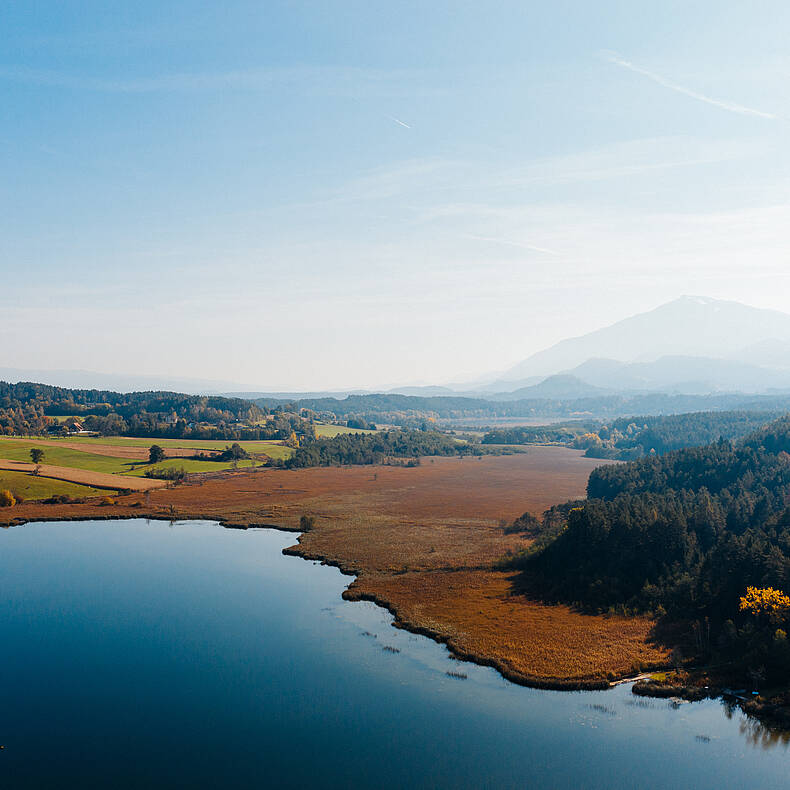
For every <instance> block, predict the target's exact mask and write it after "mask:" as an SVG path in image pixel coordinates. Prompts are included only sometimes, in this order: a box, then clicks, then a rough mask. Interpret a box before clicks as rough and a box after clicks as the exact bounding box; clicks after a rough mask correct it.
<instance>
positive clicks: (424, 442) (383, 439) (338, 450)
mask: <svg viewBox="0 0 790 790" xmlns="http://www.w3.org/2000/svg"><path fill="white" fill-rule="evenodd" d="M485 452H486V451H485V449H483V448H482V447H480V445H473V444H466V443H463V442H458V441H456V440H455V439H453V438H452V437H450V436H448V435H447V434H444V433H439V432H437V431H407V430H390V431H381V432H379V433H374V434H340V435H338V436H335V437H333V438H331V439H316V440H314V441H309V442H307V443H305V444H303V445H302V446H301V447H299V448H298V449H297V450H296V452H295V453H294V455H293V456H292V457H291V458H288V459H284V460H280V461H277V462H276V465H278V466H282V467H285V468H287V469H298V468H303V467H310V466H344V465H348V464H386V463H390V462H391V461H392V460H393V459H418V458H419V457H420V456H428V455H434V456H448V455H483V454H484V453H485Z"/></svg>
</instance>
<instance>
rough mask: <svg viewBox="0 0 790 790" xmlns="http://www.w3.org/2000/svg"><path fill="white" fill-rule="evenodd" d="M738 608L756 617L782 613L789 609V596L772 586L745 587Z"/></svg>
mask: <svg viewBox="0 0 790 790" xmlns="http://www.w3.org/2000/svg"><path fill="white" fill-rule="evenodd" d="M738 608H739V609H740V610H741V611H742V612H747V613H748V614H753V615H755V616H756V617H759V616H760V615H765V614H767V615H775V614H784V613H786V612H788V611H790V596H787V595H786V594H785V593H783V592H782V591H781V590H775V589H774V588H773V587H747V588H746V595H744V596H742V597H741V603H740V605H739V607H738Z"/></svg>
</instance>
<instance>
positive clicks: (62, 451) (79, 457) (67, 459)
mask: <svg viewBox="0 0 790 790" xmlns="http://www.w3.org/2000/svg"><path fill="white" fill-rule="evenodd" d="M31 447H40V448H41V449H42V450H43V451H44V461H43V463H45V464H53V465H54V466H70V467H72V468H73V469H88V470H90V471H91V472H107V473H108V474H115V475H120V474H124V473H128V472H129V471H130V470H131V469H133V468H134V467H135V466H137V465H139V464H140V461H130V460H128V459H126V458H113V457H112V456H109V455H96V454H94V453H89V452H85V453H84V452H82V451H81V450H72V449H71V448H69V447H52V446H50V445H46V444H36V443H35V441H33V442H30V443H29V444H28V443H27V442H4V441H2V440H0V458H6V459H8V460H9V461H24V462H25V463H28V464H29V463H30V448H31Z"/></svg>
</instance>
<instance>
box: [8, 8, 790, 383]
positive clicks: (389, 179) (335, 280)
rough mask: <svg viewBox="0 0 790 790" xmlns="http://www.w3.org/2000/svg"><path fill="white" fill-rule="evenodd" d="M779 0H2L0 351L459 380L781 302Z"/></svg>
mask: <svg viewBox="0 0 790 790" xmlns="http://www.w3.org/2000/svg"><path fill="white" fill-rule="evenodd" d="M788 41H790V4H788V3H786V2H783V1H782V0H777V1H776V2H760V1H759V0H757V1H756V2H754V3H748V4H747V3H743V2H740V1H738V2H732V1H730V0H716V2H693V3H689V2H687V0H686V1H685V2H673V1H672V0H667V1H666V2H660V3H659V2H640V1H639V0H626V1H624V2H606V1H605V0H601V1H600V2H597V3H589V2H586V1H584V2H564V1H563V0H554V1H553V2H551V3H548V2H531V1H530V0H519V1H518V2H487V3H481V2H479V1H478V2H462V1H461V0H458V1H457V2H444V1H443V0H432V2H430V3H425V2H397V3H393V2H378V1H377V0H364V1H361V2H357V0H343V2H339V0H336V1H335V2H328V1H326V2H311V3H307V2H277V1H276V0H267V2H234V0H226V2H224V3H216V2H205V3H204V2H198V1H197V0H190V2H172V1H170V0H156V2H149V0H137V2H135V3H128V2H113V1H111V0H101V2H96V1H94V0H79V2H75V1H72V0H57V1H54V0H51V1H50V2H45V1H43V0H42V1H40V2H36V0H26V2H24V3H20V2H16V1H15V0H0V275H2V284H3V287H2V289H0V367H16V368H28V369H30V368H36V369H72V368H74V369H87V370H96V371H101V372H105V373H123V374H130V373H133V374H140V375H159V376H177V377H194V378H200V379H202V380H206V379H211V380H217V381H222V382H229V383H231V382H232V383H234V384H237V385H238V386H239V387H240V388H249V389H264V390H288V391H295V390H300V389H301V390H307V389H332V388H350V387H365V388H384V387H388V386H396V385H405V384H417V383H431V384H441V383H446V382H471V381H475V380H477V379H479V378H481V377H482V376H484V375H486V374H490V373H493V372H494V371H498V370H502V369H506V368H508V367H509V366H511V365H513V364H515V363H517V362H518V361H520V360H522V359H523V358H525V357H527V356H528V355H529V354H531V353H533V352H535V351H538V350H540V349H542V348H545V347H546V346H548V345H550V344H552V343H554V342H556V341H559V340H561V339H563V338H566V337H569V336H574V335H579V334H582V333H585V332H588V331H591V330H593V329H596V328H599V327H600V326H604V325H607V324H611V323H613V322H614V321H616V320H619V319H622V318H624V317H626V316H629V315H632V314H634V313H638V312H641V311H643V310H648V309H651V308H653V307H656V306H658V305H659V304H661V303H662V302H665V301H668V300H670V299H674V298H676V297H678V296H680V295H681V294H700V295H705V296H711V297H716V298H722V299H733V300H736V301H741V302H745V303H747V304H751V305H754V306H757V307H766V308H774V309H779V310H786V311H790V300H788V296H790V244H788V241H790V146H788V145H787V138H788V131H790V126H789V123H788V122H789V121H790V91H789V90H788V85H790V51H789V50H788V48H789V47H790V45H789V44H788Z"/></svg>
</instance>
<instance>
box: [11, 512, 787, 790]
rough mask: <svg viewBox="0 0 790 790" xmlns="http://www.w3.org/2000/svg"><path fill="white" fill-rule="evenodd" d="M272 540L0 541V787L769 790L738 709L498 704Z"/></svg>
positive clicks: (769, 750) (183, 532)
mask: <svg viewBox="0 0 790 790" xmlns="http://www.w3.org/2000/svg"><path fill="white" fill-rule="evenodd" d="M292 542H293V536H292V535H284V534H282V533H277V532H273V531H269V530H250V531H247V532H243V531H235V530H225V529H222V528H221V527H218V526H217V525H214V524H210V523H205V522H191V523H183V524H182V523H179V524H176V525H175V526H173V527H168V526H166V525H165V524H163V523H161V522H159V523H157V522H151V523H150V524H148V523H146V522H144V521H125V522H95V523H64V524H31V525H27V526H25V527H19V528H14V529H10V530H2V531H0V650H2V665H0V667H1V668H2V671H1V672H0V744H3V745H5V747H6V748H5V749H4V750H3V751H0V787H2V788H22V787H25V788H27V787H37V788H39V787H57V788H64V787H113V788H127V787H146V788H150V787H306V786H311V785H316V786H321V787H338V788H341V787H355V788H368V787H371V788H374V787H375V788H378V787H414V788H422V787H425V788H445V787H447V788H459V787H469V788H500V787H503V788H504V787H529V788H574V790H578V789H579V788H634V787H639V788H673V787H690V788H721V787H727V788H740V787H743V788H747V787H748V788H774V787H775V788H779V787H787V786H788V769H789V768H790V750H789V749H788V739H787V736H786V735H783V734H780V733H775V732H772V731H770V730H766V729H765V728H762V727H761V726H760V725H759V724H757V723H756V722H753V721H750V720H748V719H746V718H745V717H744V716H743V715H742V714H741V713H740V711H737V710H736V711H731V712H730V713H731V715H730V716H729V717H728V716H727V715H725V711H724V710H723V708H722V704H721V703H720V702H716V701H707V702H703V703H696V704H693V705H692V704H681V705H679V706H673V705H672V704H671V702H668V701H666V700H651V699H641V698H635V697H634V696H633V695H632V694H631V693H630V690H629V689H628V688H627V687H623V686H621V687H618V688H617V689H614V690H612V691H608V692H586V693H559V692H548V691H537V690H533V689H525V688H521V687H518V686H514V685H512V684H509V683H507V682H506V681H504V680H503V679H502V678H501V677H499V676H498V675H497V674H496V673H495V672H493V671H492V670H489V669H485V668H481V667H476V666H473V665H470V664H466V663H459V662H457V661H454V660H452V658H451V657H450V656H449V655H448V653H447V651H446V650H445V649H444V648H443V647H441V646H440V645H437V644H435V643H433V642H432V641H430V640H427V639H425V638H423V637H418V636H414V635H412V634H408V633H406V632H404V631H399V630H396V629H394V628H392V627H391V625H390V623H391V617H390V616H389V615H388V614H387V613H386V612H384V611H383V610H381V609H379V608H378V607H376V606H374V605H372V604H367V603H345V602H343V601H342V600H340V593H341V592H342V590H343V588H344V587H345V586H346V584H347V583H348V578H346V577H343V576H341V575H340V573H339V572H338V571H336V570H334V569H332V568H326V567H321V566H317V565H315V564H314V563H308V562H304V561H303V560H300V559H297V558H293V557H284V556H282V554H281V553H280V552H281V549H282V548H283V547H284V546H286V545H289V544H290V543H292ZM448 673H449V674H448ZM463 676H465V677H463Z"/></svg>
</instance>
